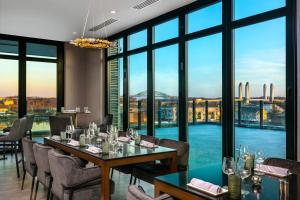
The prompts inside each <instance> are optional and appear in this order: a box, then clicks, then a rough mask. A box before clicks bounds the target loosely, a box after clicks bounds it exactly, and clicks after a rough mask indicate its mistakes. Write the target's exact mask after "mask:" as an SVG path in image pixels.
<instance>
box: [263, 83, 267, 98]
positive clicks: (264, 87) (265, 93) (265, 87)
mask: <svg viewBox="0 0 300 200" xmlns="http://www.w3.org/2000/svg"><path fill="white" fill-rule="evenodd" d="M267 99H268V97H267V84H264V86H263V100H265V101H266V100H267Z"/></svg>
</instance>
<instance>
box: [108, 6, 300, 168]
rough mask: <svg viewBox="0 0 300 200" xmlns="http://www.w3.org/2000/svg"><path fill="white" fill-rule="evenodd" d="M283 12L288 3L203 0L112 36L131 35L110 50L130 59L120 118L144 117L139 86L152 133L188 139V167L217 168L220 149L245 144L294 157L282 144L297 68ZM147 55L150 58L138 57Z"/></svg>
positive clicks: (288, 132)
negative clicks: (136, 97) (137, 96)
mask: <svg viewBox="0 0 300 200" xmlns="http://www.w3.org/2000/svg"><path fill="white" fill-rule="evenodd" d="M291 1H293V0H291ZM223 11H224V12H223ZM287 12H290V11H289V10H288V7H286V2H285V1H284V0H278V1H275V0H271V1H265V2H260V1H256V0H255V1H248V0H245V1H244V0H232V2H231V1H220V0H219V1H218V0H215V1H211V2H209V3H205V2H201V1H197V2H195V3H193V4H191V5H189V6H186V7H184V8H180V9H178V10H176V11H174V12H171V13H169V14H167V15H163V16H161V17H158V18H155V19H153V20H150V21H148V22H146V23H144V24H143V25H145V26H143V25H138V26H136V27H133V28H131V29H128V30H126V31H124V32H122V33H118V34H117V35H116V37H114V36H113V37H112V38H120V37H124V38H127V39H126V40H123V41H122V48H123V47H124V51H123V52H120V54H117V55H108V63H109V62H111V61H112V60H113V59H116V58H121V57H122V58H124V60H126V61H127V62H128V63H124V68H125V70H127V71H125V73H124V77H127V79H124V80H121V81H122V84H124V85H125V86H128V88H127V89H126V88H125V90H124V96H127V97H128V100H126V101H128V102H127V103H126V101H124V102H125V104H124V114H125V115H126V116H124V120H123V122H124V124H127V123H128V126H131V127H133V124H134V120H133V119H134V117H135V116H142V115H141V112H140V113H139V109H135V108H136V107H138V104H137V103H135V100H134V99H131V96H134V95H135V93H136V92H133V93H132V91H134V88H136V87H138V86H137V85H140V86H141V87H143V88H145V93H144V96H147V130H148V132H147V134H149V135H154V136H156V137H159V138H171V139H181V140H187V141H189V143H190V147H191V148H190V160H189V166H190V167H191V168H199V167H204V166H218V167H220V164H221V161H222V156H223V155H229V154H230V155H232V154H233V153H234V152H235V151H236V149H238V148H239V145H241V144H242V145H246V146H249V149H250V151H252V152H255V151H257V150H260V149H262V150H263V151H264V152H265V154H266V156H276V157H288V152H286V150H285V149H286V148H287V149H288V148H293V149H294V148H295V147H294V146H293V147H288V145H286V144H288V142H290V144H292V143H293V141H292V139H293V138H294V137H295V131H294V129H293V128H292V127H293V124H294V123H293V120H295V119H294V118H293V117H290V116H293V113H291V112H293V108H294V107H293V104H291V102H293V101H291V100H292V99H293V98H294V97H295V95H296V94H295V90H293V84H294V83H295V80H294V79H293V77H289V78H288V79H287V75H288V74H291V75H292V74H293V73H294V72H295V68H296V67H295V65H294V64H293V62H292V56H290V55H287V54H286V52H287V51H290V52H291V53H295V50H294V49H292V48H287V47H288V45H290V47H292V45H291V44H292V42H293V40H292V39H289V38H288V37H291V35H292V34H293V33H291V31H287V29H288V26H287V25H289V24H292V23H291V18H289V17H288V15H287ZM125 48H126V49H125ZM146 52H147V53H146ZM141 53H144V54H145V58H144V59H143V60H140V61H138V63H132V60H134V57H135V56H137V55H139V54H141ZM146 59H147V62H146ZM287 63H290V64H287ZM127 64H128V66H127ZM135 66H143V70H144V71H143V73H140V76H137V75H136V74H135V72H132V70H133V69H134V68H135ZM146 68H147V77H146ZM139 69H140V68H135V70H136V73H138V72H139V71H138V70H139ZM109 76H110V75H109ZM141 77H145V78H143V79H144V81H142V83H140V82H139V80H140V79H139V78H141ZM146 88H147V91H146ZM286 88H290V90H291V92H290V93H289V94H290V96H286V93H287V92H286V91H287V89H286ZM231 92H232V93H231ZM108 105H109V103H108ZM145 105H146V104H145ZM140 106H142V107H143V104H140ZM135 110H137V113H136V112H133V111H135ZM141 110H143V108H142V109H141ZM288 112H290V114H291V115H288ZM132 113H133V114H132ZM132 115H133V116H134V117H132ZM145 115H146V113H145ZM135 121H137V122H138V120H135ZM140 121H141V120H140ZM145 123H146V122H145ZM289 126H290V128H288V127H289ZM137 127H138V126H137ZM234 139H235V140H234ZM229 140H230V141H229ZM233 140H234V141H233ZM225 143H226V144H225ZM228 144H229V145H228ZM222 149H223V150H226V151H225V152H222ZM210 169H211V168H210Z"/></svg>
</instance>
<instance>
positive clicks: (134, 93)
mask: <svg viewBox="0 0 300 200" xmlns="http://www.w3.org/2000/svg"><path fill="white" fill-rule="evenodd" d="M129 80H130V81H129V124H130V127H131V128H135V129H138V130H141V131H139V132H140V133H142V134H147V53H146V52H144V53H140V54H136V55H132V56H129Z"/></svg>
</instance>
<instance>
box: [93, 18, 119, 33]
mask: <svg viewBox="0 0 300 200" xmlns="http://www.w3.org/2000/svg"><path fill="white" fill-rule="evenodd" d="M116 21H118V20H117V19H113V18H110V19H108V20H106V21H105V22H103V23H101V24H99V25H97V26H94V27H92V28H90V29H89V31H98V30H100V29H102V28H104V27H105V26H108V25H110V24H112V23H114V22H116Z"/></svg>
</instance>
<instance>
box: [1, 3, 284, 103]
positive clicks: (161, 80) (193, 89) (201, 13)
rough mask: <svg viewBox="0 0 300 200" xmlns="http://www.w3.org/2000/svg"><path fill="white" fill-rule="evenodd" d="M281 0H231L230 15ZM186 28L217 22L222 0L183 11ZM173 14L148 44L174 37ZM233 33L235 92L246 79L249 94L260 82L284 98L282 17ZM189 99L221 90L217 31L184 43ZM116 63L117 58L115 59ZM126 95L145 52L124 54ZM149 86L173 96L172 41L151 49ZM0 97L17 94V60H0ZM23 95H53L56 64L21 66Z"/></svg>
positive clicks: (139, 42)
mask: <svg viewBox="0 0 300 200" xmlns="http://www.w3.org/2000/svg"><path fill="white" fill-rule="evenodd" d="M284 5H285V1H283V0H268V1H261V0H235V19H241V18H244V17H247V16H251V15H254V14H257V13H261V12H265V11H269V10H272V9H276V8H279V7H282V6H284ZM187 21H188V27H187V32H188V33H192V32H195V31H199V30H202V29H206V28H209V27H213V26H216V25H220V24H221V23H222V4H221V3H217V4H214V5H211V6H209V7H206V8H204V9H201V10H197V11H193V12H192V13H189V14H188V15H187ZM177 27H178V18H175V19H173V20H170V21H168V22H165V23H162V24H160V25H157V26H156V27H155V28H154V35H155V40H154V42H159V41H163V40H166V39H170V38H173V37H177V36H178V28H177ZM234 36H235V44H234V48H235V59H234V65H235V83H236V84H235V85H236V86H235V90H236V95H237V85H238V84H239V83H240V82H242V83H243V85H245V84H246V82H249V83H250V93H251V96H252V97H255V96H261V95H262V87H263V84H267V87H268V90H269V85H270V84H271V83H273V84H274V85H275V95H276V96H285V18H284V17H283V18H278V19H274V20H271V21H267V22H263V23H260V24H255V25H251V26H247V27H242V28H239V29H237V30H235V31H234ZM129 41H130V43H129V47H130V49H134V48H138V47H142V46H145V45H146V43H147V32H146V30H143V31H140V32H138V33H136V34H133V35H131V36H130V37H129ZM187 51H188V54H187V55H188V56H187V62H188V85H189V87H188V95H189V97H206V98H216V97H221V94H222V34H215V35H210V36H207V37H203V38H198V39H194V40H191V41H188V42H187ZM121 62H122V61H121ZM129 62H130V63H129V71H130V77H131V79H130V83H129V90H130V95H135V94H137V93H139V92H143V91H146V90H147V74H146V73H147V55H146V53H139V54H136V55H131V56H130V57H129ZM154 64H155V68H154V72H155V90H156V91H160V92H164V93H166V94H168V95H172V96H177V95H178V45H172V46H168V47H163V48H160V49H156V50H155V51H154ZM0 73H1V79H0V85H1V86H3V85H5V86H6V85H9V87H1V88H0V96H2V97H3V96H14V95H15V96H16V95H17V93H18V63H17V61H13V60H4V59H0ZM27 80H28V81H27V94H28V96H42V97H55V96H56V67H55V64H50V63H33V62H32V63H30V64H28V66H27Z"/></svg>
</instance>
